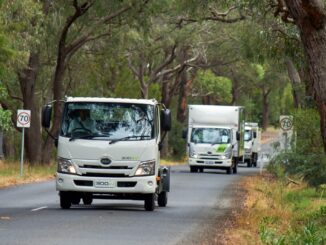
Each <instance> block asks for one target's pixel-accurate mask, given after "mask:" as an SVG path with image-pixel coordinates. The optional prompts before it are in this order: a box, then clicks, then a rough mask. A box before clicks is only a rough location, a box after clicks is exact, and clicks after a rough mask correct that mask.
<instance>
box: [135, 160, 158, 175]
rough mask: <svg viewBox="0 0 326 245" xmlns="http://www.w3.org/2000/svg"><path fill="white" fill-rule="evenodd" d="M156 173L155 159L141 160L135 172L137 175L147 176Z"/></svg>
mask: <svg viewBox="0 0 326 245" xmlns="http://www.w3.org/2000/svg"><path fill="white" fill-rule="evenodd" d="M154 174H155V160H151V161H146V162H141V163H140V164H139V166H138V168H137V170H136V172H135V176H145V175H154Z"/></svg>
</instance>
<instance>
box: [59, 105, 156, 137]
mask: <svg viewBox="0 0 326 245" xmlns="http://www.w3.org/2000/svg"><path fill="white" fill-rule="evenodd" d="M60 135H61V136H63V137H69V138H70V139H71V140H73V139H80V138H82V139H103V138H106V139H108V140H118V139H119V140H121V139H122V140H148V139H152V138H154V106H153V105H146V104H129V103H98V102H78V103H77V102H73V103H72V102H71V103H66V105H65V109H64V113H63V119H62V126H61V131H60Z"/></svg>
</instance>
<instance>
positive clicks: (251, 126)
mask: <svg viewBox="0 0 326 245" xmlns="http://www.w3.org/2000/svg"><path fill="white" fill-rule="evenodd" d="M260 135H261V134H260V130H259V127H258V123H254V122H246V123H245V132H244V155H243V162H244V163H247V167H252V166H254V167H257V162H258V153H259V151H260Z"/></svg>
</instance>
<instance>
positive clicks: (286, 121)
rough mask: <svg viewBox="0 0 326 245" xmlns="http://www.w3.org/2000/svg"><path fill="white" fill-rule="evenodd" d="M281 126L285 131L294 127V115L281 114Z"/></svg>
mask: <svg viewBox="0 0 326 245" xmlns="http://www.w3.org/2000/svg"><path fill="white" fill-rule="evenodd" d="M280 126H281V129H282V130H283V131H290V130H292V128H293V116H287V115H282V116H280Z"/></svg>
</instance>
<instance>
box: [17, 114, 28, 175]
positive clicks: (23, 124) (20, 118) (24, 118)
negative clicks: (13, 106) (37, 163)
mask: <svg viewBox="0 0 326 245" xmlns="http://www.w3.org/2000/svg"><path fill="white" fill-rule="evenodd" d="M30 126H31V111H30V110H18V111H17V127H19V128H22V147H21V149H22V150H21V157H20V176H21V177H22V176H23V169H24V138H25V128H29V127H30Z"/></svg>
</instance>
